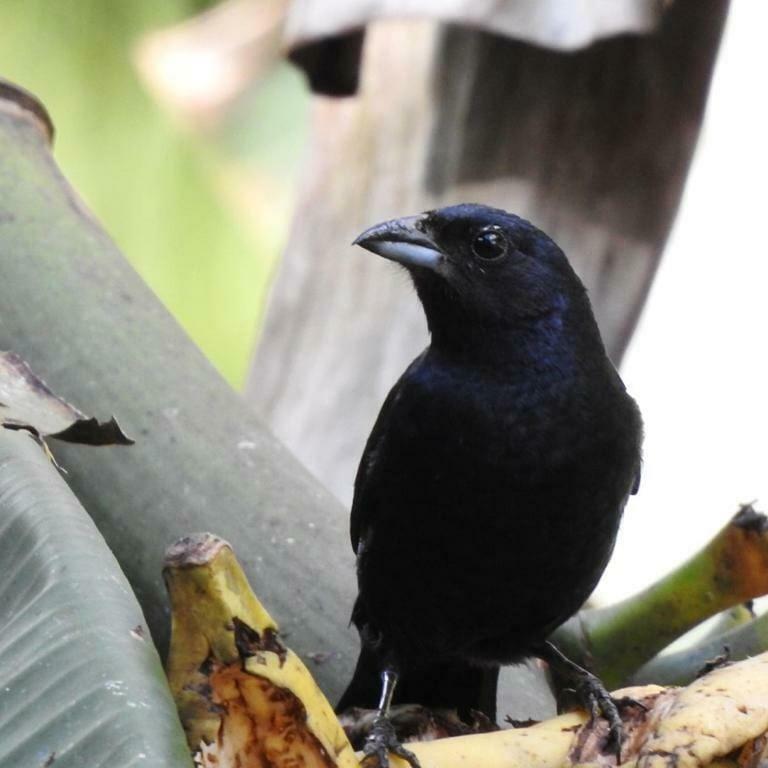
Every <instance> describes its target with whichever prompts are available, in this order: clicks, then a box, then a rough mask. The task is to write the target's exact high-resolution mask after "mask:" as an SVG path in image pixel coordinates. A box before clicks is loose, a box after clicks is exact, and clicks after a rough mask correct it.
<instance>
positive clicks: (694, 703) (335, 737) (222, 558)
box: [164, 534, 768, 768]
mask: <svg viewBox="0 0 768 768" xmlns="http://www.w3.org/2000/svg"><path fill="white" fill-rule="evenodd" d="M164 574H165V579H166V583H167V585H168V589H169V593H170V596H171V604H172V637H171V650H170V655H169V660H168V675H169V681H170V684H171V688H172V690H173V693H174V695H175V696H176V700H177V702H178V705H179V711H180V715H181V718H182V722H183V724H184V727H185V729H186V731H187V735H188V738H189V742H190V746H191V748H192V750H193V751H194V752H195V759H196V761H197V764H198V765H199V766H201V768H214V767H215V768H235V767H237V768H267V767H268V766H269V767H272V766H274V767H276V768H277V767H279V768H298V766H306V767H307V768H330V767H332V766H338V767H339V768H357V767H358V766H359V765H360V763H359V762H358V757H357V756H356V755H355V753H354V751H353V749H352V747H351V745H350V743H349V741H348V739H347V737H346V734H345V733H344V730H343V729H342V727H341V725H340V723H339V721H338V719H337V717H336V715H335V714H334V712H333V709H332V707H331V706H330V704H329V703H328V701H327V699H326V698H325V697H324V696H323V694H322V692H321V691H320V690H319V688H318V687H317V685H316V683H315V682H314V680H313V679H312V676H311V674H310V672H309V670H308V669H307V668H306V667H305V666H304V664H303V663H302V662H301V660H300V659H299V658H298V657H297V656H296V655H295V654H294V653H293V652H292V651H291V650H290V649H288V648H286V647H285V646H284V645H283V643H282V642H281V640H280V638H279V635H278V633H277V625H276V624H275V622H274V620H273V619H272V618H271V617H270V615H269V613H268V612H267V611H266V610H265V609H264V607H263V606H262V605H261V603H259V601H258V599H257V598H256V597H255V595H254V594H253V592H252V591H251V589H250V587H249V586H248V583H247V581H246V579H245V576H244V574H243V572H242V570H241V568H240V566H239V564H238V563H237V560H236V559H235V557H234V554H233V553H232V550H231V548H230V546H229V545H228V544H227V543H226V542H225V541H223V540H221V539H219V538H217V537H215V536H212V535H211V534H199V535H196V536H191V537H187V538H186V539H183V540H181V541H180V542H177V543H176V544H175V545H174V546H173V547H172V548H171V549H170V550H169V552H168V555H167V558H166V566H165V571H164ZM614 695H615V696H616V697H623V696H628V697H631V698H632V699H635V700H637V701H639V702H640V703H641V705H642V706H636V705H629V706H625V707H624V708H623V711H622V717H623V720H624V732H625V740H624V744H623V749H622V765H623V766H625V767H629V768H701V767H703V766H714V767H715V768H761V766H764V765H765V760H766V759H768V738H766V732H767V731H768V653H765V654H761V655H759V656H756V657H754V658H752V659H748V660H746V661H743V662H739V663H737V664H731V665H726V666H723V667H722V668H718V669H715V670H714V671H712V672H710V673H709V674H707V675H706V676H704V677H702V678H700V679H699V680H696V681H694V682H693V683H692V684H691V685H689V686H687V687H685V688H662V687H660V686H643V687H633V688H626V689H623V690H621V691H617V692H616V693H615V694H614ZM606 736H607V730H606V724H605V723H604V721H602V720H601V719H597V720H592V719H590V718H589V717H588V716H587V715H586V714H584V713H582V712H573V713H569V714H565V715H562V716H560V717H556V718H552V719H551V720H547V721H546V722H542V723H538V724H536V725H532V726H528V727H525V728H513V729H507V730H502V731H496V732H492V733H483V734H472V735H467V736H456V737H452V738H444V739H438V740H435V741H424V742H413V743H410V744H409V745H408V748H409V749H411V750H412V751H413V752H414V754H415V755H416V756H417V757H418V759H419V761H420V762H421V765H422V768H474V767H475V766H477V767H478V768H523V767H524V768H565V767H567V766H582V765H590V766H614V765H616V758H615V756H614V755H613V754H611V753H608V752H606V751H605V743H606ZM391 764H392V766H393V768H401V767H402V768H405V766H406V765H407V764H406V763H405V762H403V761H402V760H400V759H399V758H396V757H394V756H393V757H392V758H391Z"/></svg>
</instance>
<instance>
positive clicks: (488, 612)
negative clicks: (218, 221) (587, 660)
mask: <svg viewBox="0 0 768 768" xmlns="http://www.w3.org/2000/svg"><path fill="white" fill-rule="evenodd" d="M356 242H358V243H359V244H360V245H362V246H363V247H366V248H368V249H369V250H373V251H374V252H376V253H380V254H381V255H383V256H385V257H387V258H391V259H394V260H396V261H400V262H401V263H403V264H404V265H405V266H406V267H407V268H408V270H409V272H410V273H411V276H412V278H413V282H414V285H415V288H416V291H417V293H418V296H419V299H420V300H421V303H422V305H423V307H424V311H425V314H426V317H427V323H428V326H429V330H430V334H431V343H430V345H429V346H428V347H427V349H426V350H425V351H424V352H423V353H422V354H421V355H420V356H419V357H418V358H417V359H416V360H414V361H413V363H412V364H411V365H410V366H409V367H408V368H407V370H406V371H405V372H404V373H403V375H402V376H401V378H400V380H399V381H398V382H397V383H396V384H395V386H394V387H393V389H392V390H391V392H390V393H389V395H388V397H387V398H386V401H385V402H384V405H383V407H382V409H381V412H380V414H379V417H378V419H377V421H376V424H375V426H374V428H373V431H372V432H371V435H370V437H369V440H368V443H367V445H366V448H365V452H364V454H363V457H362V460H361V463H360V468H359V470H358V475H357V479H356V482H355V495H354V501H353V505H352V515H351V534H352V544H353V547H354V548H355V551H356V553H357V558H358V581H359V596H358V599H357V602H356V605H355V608H354V612H353V620H354V623H355V624H356V626H357V627H358V629H359V630H360V632H361V637H362V641H363V644H364V648H363V652H362V656H361V660H360V662H359V664H358V669H357V671H356V673H355V677H354V679H353V681H352V682H351V684H350V686H349V688H348V690H347V692H346V693H345V695H344V697H342V700H341V701H340V703H339V707H340V708H345V707H347V706H351V705H356V706H366V707H373V706H375V705H376V703H377V701H378V690H379V678H378V671H379V670H380V669H382V668H383V667H384V666H390V667H392V668H394V669H396V670H397V671H398V672H399V675H400V682H399V683H398V688H397V690H396V693H395V696H396V700H399V701H411V702H413V701H415V702H418V703H423V704H428V705H432V706H442V707H450V708H457V709H459V711H460V712H462V713H468V711H469V710H470V709H472V708H477V709H483V710H485V711H486V713H487V714H489V715H491V716H493V714H494V713H493V711H492V709H493V701H494V695H495V669H496V667H497V665H498V664H503V663H509V662H514V661H516V660H519V659H520V658H522V657H524V656H526V655H528V654H530V653H531V652H532V651H533V650H535V648H536V646H537V644H540V643H541V641H543V640H544V639H545V638H546V637H547V636H548V635H549V633H550V632H551V631H552V630H554V629H555V628H556V627H557V626H558V625H559V624H560V623H562V622H563V621H565V620H566V619H567V618H568V617H570V616H571V615H572V614H573V613H575V612H576V611H577V610H578V609H579V607H580V606H581V605H582V603H583V602H584V600H585V599H586V598H587V597H588V596H589V594H590V592H591V591H592V589H593V588H594V586H595V584H596V583H597V581H598V579H599V577H600V575H601V574H602V572H603V569H604V568H605V565H606V563H607V561H608V558H609V556H610V554H611V550H612V549H613V544H614V541H615V538H616V534H617V530H618V526H619V521H620V518H621V514H622V510H623V508H624V504H625V502H626V499H627V497H628V495H629V494H630V493H632V492H634V491H635V490H636V486H637V479H638V477H639V471H640V444H641V433H642V427H641V419H640V414H639V411H638V409H637V406H636V405H635V403H634V401H633V400H632V399H631V398H630V397H629V395H628V394H627V393H626V391H625V388H624V386H623V384H622V382H621V380H620V378H619V376H618V374H617V373H616V371H615V369H614V367H613V365H612V364H611V362H610V361H609V359H608V357H607V356H606V353H605V350H604V347H603V344H602V341H601V339H600V335H599V332H598V329H597V326H596V323H595V320H594V317H593V314H592V310H591V307H590V304H589V301H588V298H587V295H586V291H585V290H584V287H583V286H582V284H581V282H580V281H579V279H578V277H577V276H576V275H575V273H574V272H573V270H572V268H571V266H570V265H569V263H568V261H567V259H566V258H565V256H564V255H563V253H562V251H561V250H560V249H559V248H558V246H557V245H556V244H555V243H554V242H553V241H552V240H551V239H550V238H549V237H547V235H545V234H544V233H543V232H541V231H540V230H538V229H537V228H536V227H534V226H533V225H532V224H530V223H529V222H527V221H525V220H523V219H520V218H519V217H517V216H514V215H512V214H509V213H506V212H504V211H500V210H497V209H492V208H487V207H485V206H479V205H460V206H454V207H451V208H444V209H441V210H437V211H432V212H429V213H427V214H424V215H423V216H420V217H411V218H408V219H402V220H397V221H395V222H387V223H385V224H384V225H379V226H378V227H374V228H372V229H371V230H368V231H367V232H365V233H363V235H361V237H360V238H358V241H356Z"/></svg>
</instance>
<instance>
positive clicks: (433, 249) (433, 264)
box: [352, 216, 443, 269]
mask: <svg viewBox="0 0 768 768" xmlns="http://www.w3.org/2000/svg"><path fill="white" fill-rule="evenodd" d="M421 219H422V217H421V216H408V217H406V218H403V219H392V220H391V221H385V222H383V223H382V224H376V225H375V226H373V227H370V228H369V229H366V230H365V232H363V233H362V234H361V235H360V236H359V237H357V238H356V239H355V241H354V242H353V243H352V245H359V246H360V247H361V248H365V249H366V250H368V251H371V253H375V254H377V255H378V256H382V257H384V258H385V259H390V260H391V261H396V262H398V263H399V264H402V265H403V266H405V267H423V268H426V269H437V267H438V265H439V264H440V262H441V261H442V260H443V254H442V253H441V251H440V250H439V249H438V248H437V246H436V245H435V244H434V243H433V242H432V240H430V239H429V237H428V236H427V235H426V234H424V232H422V231H421V230H420V229H418V228H417V226H416V225H417V224H418V222H420V221H421Z"/></svg>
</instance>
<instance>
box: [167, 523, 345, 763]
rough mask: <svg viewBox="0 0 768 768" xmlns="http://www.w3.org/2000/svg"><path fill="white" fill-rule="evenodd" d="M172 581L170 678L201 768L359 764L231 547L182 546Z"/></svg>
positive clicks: (202, 541)
mask: <svg viewBox="0 0 768 768" xmlns="http://www.w3.org/2000/svg"><path fill="white" fill-rule="evenodd" d="M163 575H164V577H165V582H166V586H167V589H168V593H169V596H170V600H171V617H172V618H171V644H170V650H169V654H168V661H167V664H166V671H167V674H168V680H169V683H170V687H171V691H172V692H173V695H174V697H175V699H176V702H177V705H178V708H179V714H180V717H181V720H182V724H183V725H184V729H185V731H186V733H187V739H188V741H189V744H190V747H191V748H192V749H193V750H199V751H198V754H197V755H196V760H197V762H198V764H199V765H201V766H205V768H208V767H209V766H210V768H213V766H216V768H227V767H228V766H242V768H245V767H246V766H248V767H249V768H250V767H251V766H253V767H256V766H258V767H261V766H265V767H266V766H285V768H289V767H290V766H306V767H307V768H315V767H317V768H329V766H338V768H357V767H358V765H359V764H358V761H357V759H356V758H355V753H354V751H353V749H352V746H351V745H350V743H349V740H348V739H347V737H346V734H345V733H344V730H343V729H342V727H341V725H340V723H339V721H338V719H337V718H336V715H335V713H334V711H333V708H332V707H331V705H330V704H329V703H328V700H327V699H326V698H325V696H324V695H323V693H322V692H321V691H320V689H319V688H318V686H317V683H315V681H314V679H313V678H312V675H311V674H310V672H309V670H308V669H307V668H306V667H305V666H304V664H303V663H302V661H301V660H300V659H299V658H298V656H296V654H295V653H293V651H291V650H290V649H288V648H285V647H284V646H283V644H282V643H281V642H280V639H279V637H278V635H277V624H276V623H275V621H274V620H273V619H272V617H271V616H270V615H269V613H268V612H267V611H266V609H265V608H264V607H263V606H262V604H261V603H260V602H259V601H258V599H257V598H256V596H255V595H254V594H253V592H252V591H251V588H250V586H249V585H248V582H247V580H246V578H245V574H244V573H243V571H242V568H241V567H240V564H239V563H238V562H237V560H236V558H235V556H234V553H233V552H232V549H231V547H230V545H229V544H228V543H227V542H226V541H224V540H223V539H220V538H218V537H216V536H213V535H212V534H205V533H204V534H195V535H192V536H188V537H185V538H184V539H180V540H179V541H177V542H176V543H175V544H174V545H173V546H171V547H170V549H169V550H168V551H167V552H166V557H165V567H164V571H163Z"/></svg>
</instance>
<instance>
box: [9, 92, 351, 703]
mask: <svg viewBox="0 0 768 768" xmlns="http://www.w3.org/2000/svg"><path fill="white" fill-rule="evenodd" d="M41 112H42V107H41V106H40V105H39V104H38V105H37V106H35V101H34V99H32V97H30V96H29V95H23V94H21V92H19V90H18V89H16V88H13V87H12V86H10V85H8V86H6V93H5V96H4V95H3V90H2V87H1V85H0V263H2V276H1V277H0V349H12V350H13V351H14V352H16V353H17V354H18V355H20V356H21V358H23V359H24V360H25V361H26V362H27V363H28V364H29V366H30V367H31V369H32V370H33V371H34V372H35V373H36V374H37V375H38V376H39V377H40V378H42V379H43V380H44V381H45V382H46V383H47V384H48V385H49V386H50V388H51V389H52V390H53V391H54V392H56V394H57V395H59V396H60V397H62V398H64V399H65V400H67V401H68V402H71V403H76V404H77V405H78V406H80V407H82V408H84V409H86V410H87V411H88V413H89V414H93V415H94V416H96V417H98V418H100V419H103V418H106V417H108V416H109V415H110V414H114V415H115V417H116V418H117V420H118V421H119V423H120V425H121V426H122V427H123V429H125V433H126V434H127V435H130V437H131V438H133V439H134V440H135V441H136V444H135V445H133V446H132V447H131V448H130V449H123V448H99V449H95V450H92V451H85V450H84V449H83V448H81V447H79V446H74V445H65V444H62V445H58V444H57V445H55V446H53V447H52V450H53V452H54V455H55V457H56V460H57V461H58V462H59V463H60V464H61V466H62V467H64V468H65V469H66V470H67V476H66V478H67V482H68V483H69V485H70V487H71V488H72V490H73V491H74V492H75V494H76V495H77V497H78V498H79V499H80V501H81V502H82V503H83V505H84V506H85V507H86V509H87V510H88V513H89V514H90V515H91V516H92V517H93V519H94V521H95V523H96V525H97V526H98V528H99V530H100V532H101V533H102V535H103V536H104V538H105V539H106V541H107V544H108V545H109V547H110V549H111V550H112V551H113V552H114V554H115V556H116V557H117V559H118V562H119V563H120V566H121V567H122V568H123V570H124V571H125V574H126V576H127V577H128V580H129V581H130V583H131V586H132V587H133V589H134V591H135V592H136V595H137V597H138V599H139V603H140V604H141V607H142V609H143V611H144V614H145V616H146V618H147V622H148V624H149V627H150V629H151V631H152V635H153V637H154V638H155V642H156V643H157V647H158V649H159V650H160V652H161V654H162V653H163V650H164V648H165V647H167V641H168V630H169V621H168V601H167V597H166V594H165V587H164V585H163V580H162V576H161V569H162V564H163V554H164V551H165V548H166V547H167V546H168V545H169V544H170V543H172V542H173V541H175V540H176V539H178V538H179V537H181V536H184V535H186V534H189V533H191V532H194V531H214V532H215V533H217V534H218V535H220V536H222V537H223V538H225V539H227V540H228V541H231V542H232V544H233V545H234V546H235V547H236V550H237V554H238V558H239V559H240V561H241V563H242V565H243V568H244V569H245V571H246V573H247V575H248V578H249V579H250V581H251V584H252V585H253V587H254V588H255V589H256V590H257V591H258V593H259V596H260V597H261V598H262V599H263V601H264V603H265V604H266V605H268V606H269V608H270V612H271V613H272V614H273V615H274V617H275V619H276V620H277V621H279V622H280V626H281V627H282V629H283V633H284V634H285V635H290V643H291V646H292V648H293V649H294V650H295V651H296V652H297V653H299V655H301V656H303V657H304V658H310V659H311V658H322V659H323V661H322V663H320V662H317V663H316V665H314V666H313V669H312V671H313V673H314V674H316V677H317V680H318V682H319V683H320V685H321V686H322V687H323V690H324V691H325V692H326V694H327V695H329V697H330V698H334V697H336V696H338V695H339V694H340V693H341V691H342V690H343V688H344V684H345V682H346V681H347V680H348V679H349V677H350V676H351V671H352V668H353V665H354V661H355V658H356V655H357V647H358V642H357V638H356V633H355V631H354V630H353V629H351V628H349V627H348V622H349V615H350V611H351V609H352V603H353V600H354V594H355V573H354V561H353V556H352V548H351V547H350V545H349V536H348V532H347V513H346V511H345V510H344V508H343V507H342V506H341V504H339V502H338V501H336V500H335V499H334V498H333V497H331V495H330V494H329V493H328V492H327V491H325V490H324V489H323V488H322V486H321V485H320V484H319V483H318V482H317V481H316V480H315V479H314V478H312V477H311V476H310V475H309V473H308V472H307V470H306V469H304V468H303V467H302V466H301V465H300V464H299V463H298V461H297V460H296V459H295V458H294V457H293V456H292V455H291V454H290V453H289V452H288V451H287V450H286V449H285V448H284V447H283V446H282V445H281V444H280V443H279V442H278V441H277V440H276V439H275V438H274V437H273V436H272V435H271V434H270V433H269V431H268V430H267V429H266V428H265V427H264V425H263V424H262V422H261V421H260V420H259V418H258V417H257V416H256V415H255V414H254V413H252V412H251V411H250V410H249V408H248V407H247V405H246V404H245V402H244V401H243V399H242V398H241V397H240V396H239V395H238V394H237V393H236V392H235V391H234V390H233V389H232V388H231V387H230V386H229V385H228V384H227V383H226V382H225V381H224V380H223V379H222V378H221V377H220V376H219V375H218V374H217V373H216V371H215V370H214V369H213V367H212V366H211V365H210V363H209V362H208V361H207V360H206V359H205V358H204V356H203V355H202V354H201V352H200V350H199V349H197V347H195V345H194V344H193V343H192V342H191V340H190V339H189V337H187V336H186V335H185V334H184V332H183V331H182V330H181V328H180V327H179V326H178V324H177V323H176V322H175V321H174V320H173V318H172V317H171V316H170V315H169V314H168V312H167V311H166V310H165V309H164V307H163V306H162V305H161V304H160V302H159V301H158V300H157V298H156V297H155V296H154V295H153V294H152V292H151V291H150V290H149V288H148V287H147V286H146V284H144V283H143V282H142V280H141V279H140V278H139V276H138V275H137V274H136V272H135V271H134V270H133V269H132V268H131V266H130V265H129V264H128V263H127V262H126V260H125V259H124V258H123V256H122V254H121V253H120V252H119V251H118V249H117V248H116V247H115V245H114V244H113V243H112V242H111V240H110V239H109V237H108V236H107V235H106V234H105V232H104V231H103V229H102V228H101V227H100V226H99V225H98V223H97V222H96V221H95V220H94V218H93V216H92V215H91V214H90V212H89V211H88V210H87V209H85V208H84V206H83V204H82V202H81V201H80V199H79V198H78V196H77V195H76V194H75V193H74V192H73V191H72V189H71V187H70V186H69V185H68V184H67V182H66V181H65V180H64V178H63V177H62V176H61V174H60V172H59V170H58V168H57V166H56V165H55V163H54V162H53V160H52V158H51V154H50V146H49V143H48V140H47V136H46V133H45V131H44V130H41V126H44V123H45V120H43V119H42V118H40V113H41Z"/></svg>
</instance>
